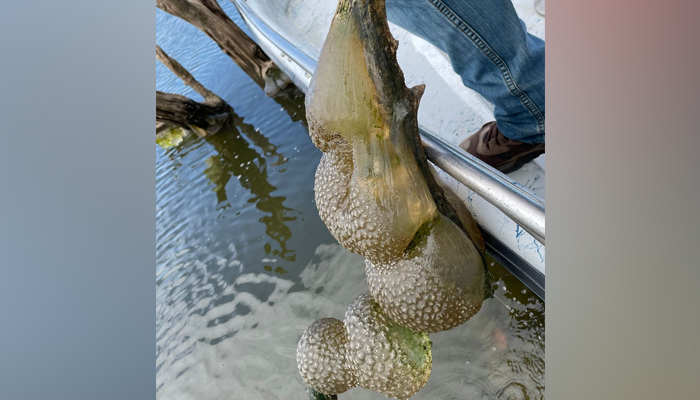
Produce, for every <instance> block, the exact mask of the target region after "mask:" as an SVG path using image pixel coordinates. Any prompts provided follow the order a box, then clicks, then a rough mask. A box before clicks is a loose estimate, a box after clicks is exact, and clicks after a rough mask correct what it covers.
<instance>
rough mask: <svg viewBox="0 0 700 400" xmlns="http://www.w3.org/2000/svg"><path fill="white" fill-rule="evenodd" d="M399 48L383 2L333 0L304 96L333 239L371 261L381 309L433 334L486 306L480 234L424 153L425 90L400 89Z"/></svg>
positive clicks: (321, 205) (323, 211)
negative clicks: (420, 116)
mask: <svg viewBox="0 0 700 400" xmlns="http://www.w3.org/2000/svg"><path fill="white" fill-rule="evenodd" d="M396 46H397V43H396V41H395V40H394V39H393V38H392V37H391V33H390V32H389V28H388V24H387V22H386V12H385V9H384V1H382V0H340V2H339V4H338V9H337V11H336V15H335V17H334V19H333V22H332V24H331V28H330V31H329V33H328V37H327V39H326V42H325V44H324V46H323V49H322V51H321V55H320V58H319V62H318V66H317V69H316V72H315V75H314V77H313V79H312V82H311V87H310V89H309V95H308V96H307V98H306V102H307V117H308V121H309V130H310V134H311V137H312V140H313V141H314V144H315V145H316V146H317V147H318V148H319V149H321V151H323V153H324V155H323V157H322V159H321V162H320V164H319V166H318V169H317V171H316V182H315V190H316V203H317V207H318V210H319V215H320V216H321V219H322V220H323V221H324V222H325V223H326V225H327V226H328V229H329V230H330V232H331V233H332V234H333V236H334V237H335V238H336V239H337V240H338V242H340V243H341V244H342V245H343V246H344V247H345V248H346V249H348V250H350V251H352V252H354V253H357V254H360V255H362V256H364V257H365V258H366V259H367V273H368V280H369V286H370V291H371V293H372V295H373V296H374V298H375V299H376V300H377V302H378V303H379V304H380V305H381V307H382V308H383V309H384V310H385V311H386V312H387V314H388V315H390V316H391V318H392V319H394V320H395V321H397V322H399V323H401V324H403V325H404V326H407V327H410V328H412V329H416V330H420V331H423V332H439V331H442V330H446V329H450V328H453V327H454V326H456V325H459V324H461V323H463V322H465V321H466V320H467V319H469V318H470V317H471V316H473V315H474V314H475V313H476V312H477V311H478V310H479V308H480V307H481V300H482V299H483V290H484V283H483V281H484V276H485V273H484V266H483V261H482V259H481V255H480V251H481V252H483V242H482V239H481V236H480V233H479V232H478V228H477V227H476V224H475V223H474V221H473V218H472V217H471V215H470V214H469V211H468V210H467V209H466V208H465V207H464V205H463V204H461V203H460V201H459V199H455V198H454V197H456V196H454V195H452V198H451V197H450V196H449V194H450V193H446V192H445V191H444V189H443V188H441V187H440V186H439V184H438V183H437V182H436V180H435V177H434V176H433V174H432V172H431V168H430V167H429V165H428V163H427V160H426V159H425V154H424V152H423V150H422V147H421V145H420V139H419V136H418V124H417V110H418V102H419V99H420V96H421V94H422V91H423V88H422V87H417V88H414V89H408V88H407V87H406V86H405V82H404V78H403V73H402V72H401V69H400V68H399V66H398V63H397V62H396ZM457 203H459V204H457ZM456 205H457V206H459V207H457V206H456ZM448 217H449V218H448ZM453 222H454V223H457V224H459V226H457V225H455V224H454V223H453ZM465 232H468V235H469V236H467V234H465ZM470 237H471V238H474V240H475V241H476V243H478V246H479V247H478V248H477V247H475V245H474V242H472V240H471V239H470Z"/></svg>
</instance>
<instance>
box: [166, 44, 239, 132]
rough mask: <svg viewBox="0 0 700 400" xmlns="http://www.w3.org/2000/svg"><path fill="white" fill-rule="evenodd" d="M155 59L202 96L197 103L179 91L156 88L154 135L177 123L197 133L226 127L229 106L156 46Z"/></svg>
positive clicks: (216, 130) (229, 112)
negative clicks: (201, 99) (164, 91)
mask: <svg viewBox="0 0 700 400" xmlns="http://www.w3.org/2000/svg"><path fill="white" fill-rule="evenodd" d="M156 59H158V61H160V62H161V63H163V65H165V66H166V67H168V69H170V71H172V72H173V73H174V74H175V75H176V76H177V77H178V78H180V79H182V81H183V82H184V83H185V84H186V85H187V86H189V87H191V88H192V89H194V90H195V91H196V92H197V93H199V94H200V95H201V96H202V97H204V100H205V101H204V102H203V103H198V102H196V101H194V100H191V99H188V98H187V97H185V96H181V95H179V94H171V93H163V92H159V91H156V135H157V134H158V133H159V132H162V131H163V130H165V129H167V127H169V126H181V127H183V128H187V129H190V130H192V131H194V132H196V133H197V134H198V135H199V136H210V135H213V134H215V133H216V132H218V131H219V130H220V129H221V128H223V127H224V126H226V125H227V124H228V123H229V122H230V120H231V114H232V109H231V107H229V105H228V104H227V103H226V102H225V101H224V100H222V99H221V97H219V96H217V95H216V94H214V93H213V92H212V91H210V90H209V89H207V88H205V87H204V86H203V85H202V84H201V83H199V82H197V80H196V79H194V77H193V76H192V74H190V73H189V72H188V71H187V70H186V69H185V67H183V66H182V65H181V64H180V63H179V62H177V61H176V60H175V59H173V58H172V57H170V56H169V55H168V54H166V53H165V51H163V49H161V48H160V46H158V45H156Z"/></svg>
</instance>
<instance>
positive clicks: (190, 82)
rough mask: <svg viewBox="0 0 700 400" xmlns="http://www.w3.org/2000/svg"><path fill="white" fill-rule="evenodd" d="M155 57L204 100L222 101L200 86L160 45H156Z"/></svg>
mask: <svg viewBox="0 0 700 400" xmlns="http://www.w3.org/2000/svg"><path fill="white" fill-rule="evenodd" d="M156 59H158V61H160V62H161V63H163V65H165V66H166V67H168V69H169V70H171V71H172V72H173V73H174V74H175V75H177V77H178V78H180V79H182V81H183V82H185V85H187V86H189V87H191V88H192V89H194V91H195V92H197V93H199V94H200V95H201V96H202V97H204V100H206V101H207V102H208V103H211V104H214V103H224V101H223V100H222V99H221V97H219V96H217V95H215V94H214V93H213V92H212V91H210V90H209V89H207V88H205V87H204V86H202V84H201V83H199V82H197V80H196V79H194V77H193V76H192V75H191V74H190V73H189V72H188V71H187V70H186V69H185V67H183V66H182V65H181V64H180V63H179V62H177V61H176V60H175V59H173V58H171V57H170V56H168V55H167V54H166V53H165V51H163V49H161V48H160V46H158V45H156Z"/></svg>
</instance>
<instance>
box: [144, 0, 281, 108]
mask: <svg viewBox="0 0 700 400" xmlns="http://www.w3.org/2000/svg"><path fill="white" fill-rule="evenodd" d="M156 7H158V8H160V9H161V10H163V11H165V12H167V13H168V14H171V15H174V16H176V17H178V18H182V19H184V20H185V21H187V22H189V23H190V24H192V25H194V26H195V27H196V28H197V29H199V30H200V31H202V32H204V33H205V34H206V35H207V36H209V37H210V38H211V39H212V40H213V41H214V42H216V44H217V45H218V46H219V47H220V48H221V50H223V52H224V53H226V54H227V55H228V56H229V57H230V58H231V59H232V60H233V62H235V63H236V64H237V65H238V66H239V67H241V69H242V70H243V71H244V72H245V73H246V74H248V76H250V77H251V78H252V79H253V80H254V81H255V82H256V83H257V84H258V85H259V86H260V87H262V88H264V89H265V93H267V94H268V95H273V94H276V93H277V92H278V91H279V90H280V89H282V88H284V87H285V86H286V85H287V84H288V83H289V82H290V80H289V78H288V77H287V76H286V75H285V74H284V73H283V72H282V71H280V70H279V69H278V68H277V67H275V66H274V64H273V63H272V61H271V60H270V58H269V57H268V56H267V55H266V54H265V53H264V52H263V51H262V49H261V48H260V46H258V45H257V44H256V43H255V42H254V41H252V40H251V39H250V38H249V37H248V35H246V34H245V32H243V30H241V28H239V27H238V26H237V25H236V24H235V23H234V22H233V21H232V20H231V19H230V18H229V17H228V15H226V13H225V12H224V10H222V9H221V6H219V3H217V1H216V0H189V1H188V0H156Z"/></svg>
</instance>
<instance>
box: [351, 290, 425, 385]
mask: <svg viewBox="0 0 700 400" xmlns="http://www.w3.org/2000/svg"><path fill="white" fill-rule="evenodd" d="M345 327H346V329H347V331H348V336H349V338H348V351H347V355H346V358H347V360H348V361H350V363H351V364H352V365H353V367H354V369H355V371H357V372H356V374H357V380H358V386H360V387H363V388H365V389H371V390H375V391H377V392H381V393H383V394H384V395H386V396H387V397H394V398H397V399H407V398H409V397H411V396H413V395H414V394H415V393H417V392H418V391H419V390H420V389H421V388H422V387H423V386H425V384H426V383H427V382H428V378H429V377H430V371H431V369H432V365H433V358H432V354H431V351H430V350H431V347H432V342H431V341H430V339H429V338H428V335H427V334H426V333H423V332H417V331H414V330H411V329H409V328H406V327H403V326H401V325H399V324H397V323H396V322H395V321H392V320H391V318H389V317H388V316H387V315H386V314H385V313H384V312H383V311H382V309H381V308H380V307H379V304H377V302H376V301H374V299H372V296H371V295H370V294H369V293H365V294H363V295H361V296H360V297H358V298H357V299H355V301H353V302H352V304H351V305H350V307H349V308H348V311H347V313H345Z"/></svg>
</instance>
